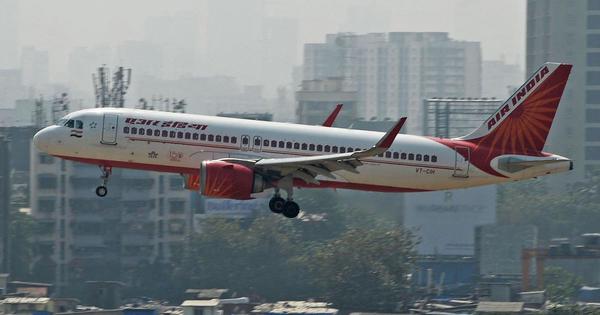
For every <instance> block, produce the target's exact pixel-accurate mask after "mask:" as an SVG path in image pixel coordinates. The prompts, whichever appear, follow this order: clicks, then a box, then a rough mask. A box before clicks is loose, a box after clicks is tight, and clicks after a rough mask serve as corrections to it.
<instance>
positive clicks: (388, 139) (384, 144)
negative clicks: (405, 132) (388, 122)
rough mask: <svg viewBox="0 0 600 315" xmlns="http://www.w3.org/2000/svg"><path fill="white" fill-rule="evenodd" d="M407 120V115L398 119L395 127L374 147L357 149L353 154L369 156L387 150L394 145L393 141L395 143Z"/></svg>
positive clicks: (358, 156)
mask: <svg viewBox="0 0 600 315" xmlns="http://www.w3.org/2000/svg"><path fill="white" fill-rule="evenodd" d="M405 122H406V117H402V118H400V120H398V122H397V123H396V124H395V125H394V127H392V129H390V130H389V131H388V132H386V134H385V135H383V137H381V139H380V140H379V141H378V142H377V143H376V144H375V145H374V146H373V147H372V148H370V149H368V150H364V151H355V152H354V154H353V155H352V156H353V157H356V158H360V157H369V156H374V155H377V154H381V153H383V152H385V151H387V149H389V148H390V146H392V143H394V140H395V139H396V136H397V135H398V133H399V132H400V129H402V126H404V123H405Z"/></svg>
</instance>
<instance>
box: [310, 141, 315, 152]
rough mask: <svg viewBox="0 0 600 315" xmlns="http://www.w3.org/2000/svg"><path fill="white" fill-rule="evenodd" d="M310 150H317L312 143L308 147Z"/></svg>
mask: <svg viewBox="0 0 600 315" xmlns="http://www.w3.org/2000/svg"><path fill="white" fill-rule="evenodd" d="M308 150H309V151H314V150H315V145H314V144H312V143H311V144H310V145H308Z"/></svg>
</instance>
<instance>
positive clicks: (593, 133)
mask: <svg viewBox="0 0 600 315" xmlns="http://www.w3.org/2000/svg"><path fill="white" fill-rule="evenodd" d="M585 141H600V128H598V127H593V128H585Z"/></svg>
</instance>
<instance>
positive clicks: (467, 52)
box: [303, 32, 481, 133]
mask: <svg viewBox="0 0 600 315" xmlns="http://www.w3.org/2000/svg"><path fill="white" fill-rule="evenodd" d="M303 75H304V78H303V79H304V80H318V79H325V78H328V77H342V78H344V84H343V88H344V90H348V91H357V92H358V106H357V115H358V116H359V117H363V118H365V119H371V118H379V119H383V118H386V117H389V118H394V119H395V118H396V117H399V116H401V115H408V116H409V117H410V119H409V121H408V122H407V125H408V131H409V133H416V132H419V131H420V125H421V121H422V115H421V104H422V100H423V99H424V98H430V97H436V96H437V97H440V96H447V97H480V94H481V47H480V44H479V42H468V41H457V40H453V39H451V38H449V37H448V33H434V32H432V33H412V32H394V33H388V34H385V33H371V34H365V35H357V34H352V33H338V34H328V35H327V36H326V39H325V42H324V43H309V44H305V46H304V63H303Z"/></svg>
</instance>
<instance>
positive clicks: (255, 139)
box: [254, 138, 260, 146]
mask: <svg viewBox="0 0 600 315" xmlns="http://www.w3.org/2000/svg"><path fill="white" fill-rule="evenodd" d="M254 145H255V146H260V138H254Z"/></svg>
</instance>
